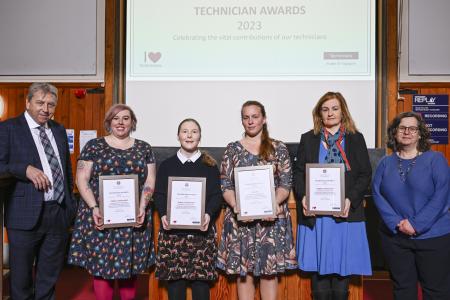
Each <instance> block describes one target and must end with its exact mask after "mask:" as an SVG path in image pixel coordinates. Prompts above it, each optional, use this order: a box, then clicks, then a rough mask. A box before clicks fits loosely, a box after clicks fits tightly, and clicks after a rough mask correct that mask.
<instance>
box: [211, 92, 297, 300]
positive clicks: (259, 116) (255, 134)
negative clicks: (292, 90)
mask: <svg viewBox="0 0 450 300" xmlns="http://www.w3.org/2000/svg"><path fill="white" fill-rule="evenodd" d="M241 118H242V125H243V127H244V129H245V135H244V137H243V138H242V139H241V140H240V141H236V142H232V143H230V144H228V146H227V148H226V150H225V153H224V156H223V161H222V166H221V184H222V192H223V197H224V199H225V201H226V202H227V204H228V206H227V209H226V212H225V220H224V225H223V231H222V238H221V241H220V244H219V253H218V262H217V266H218V268H220V269H222V270H224V271H225V272H226V273H227V274H237V275H239V276H238V279H237V287H238V296H239V299H254V294H255V285H254V279H255V277H256V278H259V279H260V289H261V296H262V299H276V298H277V282H278V281H277V275H278V274H281V273H284V272H285V271H286V270H287V269H296V268H297V262H296V258H295V247H294V241H293V235H292V224H291V216H290V213H289V209H288V205H287V198H288V196H289V192H290V189H291V181H292V178H291V177H292V176H291V162H290V159H289V152H288V150H287V148H286V146H285V145H284V144H283V143H282V142H280V141H277V140H274V139H271V138H270V137H269V133H268V130H267V124H266V112H265V109H264V106H263V105H262V104H261V103H259V102H257V101H247V102H245V103H244V104H243V105H242V109H241ZM268 164H271V165H273V172H274V179H275V197H276V202H277V218H276V219H264V220H251V221H245V222H242V221H238V220H237V217H236V213H237V208H236V195H235V188H234V178H233V175H232V174H233V171H234V168H235V167H246V166H257V165H268Z"/></svg>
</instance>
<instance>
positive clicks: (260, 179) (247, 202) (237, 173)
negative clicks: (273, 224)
mask: <svg viewBox="0 0 450 300" xmlns="http://www.w3.org/2000/svg"><path fill="white" fill-rule="evenodd" d="M234 182H235V189H236V203H237V209H238V215H237V218H238V220H254V219H263V218H276V217H277V214H276V203H275V184H274V179H273V166H272V165H264V166H252V167H238V168H234Z"/></svg>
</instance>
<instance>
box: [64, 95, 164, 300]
mask: <svg viewBox="0 0 450 300" xmlns="http://www.w3.org/2000/svg"><path fill="white" fill-rule="evenodd" d="M136 122H137V121H136V116H135V114H134V112H133V111H132V110H131V108H130V107H128V106H126V105H123V104H118V105H115V106H113V107H111V109H110V110H109V111H108V112H107V114H106V117H105V128H106V130H107V131H108V132H110V135H108V136H105V137H101V138H97V139H93V140H91V141H89V142H88V143H87V144H86V146H85V147H84V149H83V151H82V152H81V154H80V158H79V160H78V167H77V176H76V178H77V186H78V190H79V192H80V195H81V198H82V201H80V205H79V208H78V213H77V218H76V221H75V226H74V231H73V234H72V240H71V245H70V252H69V260H68V262H69V263H70V264H73V265H78V266H81V267H83V268H85V269H87V271H88V272H89V273H90V274H92V275H93V276H94V292H95V296H96V299H98V300H103V299H104V300H110V299H112V298H113V293H114V280H116V279H118V284H119V292H120V298H121V299H122V300H125V299H130V300H131V299H134V298H135V294H136V275H137V274H141V273H144V272H145V271H147V270H148V268H149V267H150V266H151V265H152V264H153V263H154V250H153V242H152V220H151V211H150V209H149V207H148V202H149V200H150V198H151V195H152V193H153V189H154V183H155V157H154V154H153V151H152V148H151V147H150V145H149V144H147V143H146V142H144V141H141V140H138V139H134V138H132V137H131V136H130V133H131V132H132V131H134V130H135V129H136ZM126 174H137V175H138V181H139V193H140V204H139V212H138V218H137V226H135V227H121V228H108V229H106V228H104V227H103V225H104V224H103V220H102V217H101V215H100V212H99V206H98V196H99V176H101V175H126Z"/></svg>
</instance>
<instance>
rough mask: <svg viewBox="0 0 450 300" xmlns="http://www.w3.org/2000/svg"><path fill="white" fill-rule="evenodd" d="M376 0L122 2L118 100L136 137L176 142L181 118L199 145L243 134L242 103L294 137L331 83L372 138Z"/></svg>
mask: <svg viewBox="0 0 450 300" xmlns="http://www.w3.org/2000/svg"><path fill="white" fill-rule="evenodd" d="M375 2H376V1H375V0H345V1H338V0H240V1H239V0H183V1H174V0H165V1H155V0H130V1H127V41H126V43H127V49H126V71H127V74H126V99H125V102H126V103H127V104H128V105H130V106H131V107H132V108H133V109H134V110H135V112H136V114H137V118H138V124H137V131H136V132H135V133H134V136H135V137H137V138H140V139H143V140H145V141H147V142H149V143H150V144H151V145H153V146H162V147H164V146H179V142H178V140H177V135H176V134H177V132H176V130H177V126H178V124H179V122H180V121H181V120H183V119H185V118H195V119H196V120H198V121H199V122H200V124H201V125H202V142H201V146H207V147H225V146H226V145H227V143H229V142H231V141H236V140H239V139H241V138H242V135H243V128H242V124H241V120H240V109H241V106H242V104H243V103H244V102H245V101H247V100H257V101H260V102H261V103H262V104H264V105H265V107H266V111H267V123H268V128H269V132H270V135H271V137H273V138H275V139H279V140H282V141H284V142H286V143H298V142H299V140H300V135H301V134H302V133H304V132H306V131H308V130H310V129H311V128H312V126H313V122H312V115H311V112H312V109H313V107H314V105H315V104H316V102H317V101H318V100H319V98H320V97H321V96H322V95H323V94H325V93H326V92H328V91H339V92H341V93H342V94H343V95H344V97H345V98H346V100H347V103H348V106H349V109H350V112H351V114H352V116H353V118H354V120H355V122H356V125H357V127H358V130H359V131H361V132H362V133H363V134H364V136H365V138H366V142H367V145H368V147H369V148H373V147H374V146H375V128H376V124H375V123H376V121H375V120H376V118H375V116H376V110H375V109H376V101H375V99H376V97H375V91H376V88H375V74H376V70H375V54H376V48H375V33H376V32H375V15H376V14H375V12H376V10H375Z"/></svg>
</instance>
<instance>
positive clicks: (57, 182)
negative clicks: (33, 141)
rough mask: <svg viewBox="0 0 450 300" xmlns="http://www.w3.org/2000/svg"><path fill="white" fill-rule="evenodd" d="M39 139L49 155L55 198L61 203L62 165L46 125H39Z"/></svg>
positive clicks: (62, 196)
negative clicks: (46, 131) (49, 137)
mask: <svg viewBox="0 0 450 300" xmlns="http://www.w3.org/2000/svg"><path fill="white" fill-rule="evenodd" d="M39 139H40V140H41V143H42V146H43V147H44V152H45V155H46V156H47V160H48V163H49V165H50V170H51V171H52V177H53V200H56V201H58V203H61V202H62V201H63V199H64V182H63V174H62V171H61V167H60V165H59V161H58V158H57V157H56V154H55V151H54V150H53V147H52V144H51V143H50V140H49V139H48V136H47V133H45V127H44V126H39Z"/></svg>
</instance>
